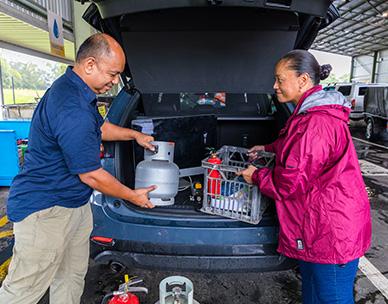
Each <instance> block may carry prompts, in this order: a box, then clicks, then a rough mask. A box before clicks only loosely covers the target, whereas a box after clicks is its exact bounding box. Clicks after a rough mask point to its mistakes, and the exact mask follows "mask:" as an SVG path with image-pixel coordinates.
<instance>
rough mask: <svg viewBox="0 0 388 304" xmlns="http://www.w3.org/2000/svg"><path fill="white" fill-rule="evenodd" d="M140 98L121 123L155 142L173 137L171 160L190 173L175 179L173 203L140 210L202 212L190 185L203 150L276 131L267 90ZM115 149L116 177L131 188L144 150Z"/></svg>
mask: <svg viewBox="0 0 388 304" xmlns="http://www.w3.org/2000/svg"><path fill="white" fill-rule="evenodd" d="M220 96H221V97H220ZM217 97H218V98H217ZM141 101H142V102H141V103H140V106H139V109H140V111H143V112H140V111H139V112H138V113H137V115H135V116H131V118H132V119H128V120H127V122H126V124H127V125H129V126H131V127H132V128H133V129H136V130H138V131H141V132H144V133H147V134H151V135H153V136H154V138H155V140H157V141H170V142H175V157H174V162H175V163H176V164H177V165H178V166H179V168H180V170H181V171H182V170H183V171H185V172H186V174H187V172H193V174H192V175H190V176H186V177H181V178H180V183H179V191H178V194H177V196H176V197H175V204H174V205H172V206H158V207H156V208H155V209H152V210H147V211H146V212H162V213H163V212H167V213H168V214H171V212H172V211H173V213H174V214H176V215H179V214H182V215H187V213H190V214H191V215H199V216H208V215H205V214H203V213H201V212H199V211H198V210H199V208H201V205H202V199H201V198H202V194H201V191H196V190H195V189H194V185H195V184H196V183H200V184H201V185H202V186H203V184H204V175H203V173H202V172H204V169H202V168H201V161H202V160H203V159H206V158H207V157H209V149H210V148H213V149H219V148H220V147H222V146H224V145H228V146H237V147H245V148H250V147H252V146H254V145H259V144H260V145H262V144H268V143H271V142H272V141H273V140H274V139H275V136H276V134H277V130H278V125H277V123H276V119H275V116H277V114H278V113H277V110H276V107H275V105H274V103H273V101H272V96H271V95H267V94H228V93H226V94H225V93H203V94H188V93H181V94H145V95H143V96H142V97H141ZM116 153H117V154H116V155H118V156H119V157H116V162H119V164H118V166H117V167H118V168H120V179H121V181H122V182H123V183H125V184H126V185H128V186H129V187H131V188H133V187H134V180H135V168H136V165H137V164H138V163H139V162H140V161H142V160H143V154H144V149H142V148H141V147H140V146H138V145H137V144H133V143H119V144H117V145H116ZM198 173H200V174H198ZM189 174H190V173H189ZM128 206H129V207H131V204H128Z"/></svg>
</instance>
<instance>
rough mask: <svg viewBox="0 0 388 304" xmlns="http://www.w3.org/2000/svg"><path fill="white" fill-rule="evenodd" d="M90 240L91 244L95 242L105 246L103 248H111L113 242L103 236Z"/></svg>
mask: <svg viewBox="0 0 388 304" xmlns="http://www.w3.org/2000/svg"><path fill="white" fill-rule="evenodd" d="M91 240H92V241H93V242H96V243H98V244H101V245H105V246H113V245H114V241H113V239H112V238H107V237H104V236H93V237H92V238H91Z"/></svg>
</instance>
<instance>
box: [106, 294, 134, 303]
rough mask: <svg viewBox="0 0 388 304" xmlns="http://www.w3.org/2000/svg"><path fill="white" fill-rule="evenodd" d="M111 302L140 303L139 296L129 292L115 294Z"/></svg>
mask: <svg viewBox="0 0 388 304" xmlns="http://www.w3.org/2000/svg"><path fill="white" fill-rule="evenodd" d="M109 304H140V302H139V298H138V297H137V296H135V295H134V294H133V293H130V292H127V293H124V294H122V295H116V296H114V297H113V298H112V299H111V300H110V301H109Z"/></svg>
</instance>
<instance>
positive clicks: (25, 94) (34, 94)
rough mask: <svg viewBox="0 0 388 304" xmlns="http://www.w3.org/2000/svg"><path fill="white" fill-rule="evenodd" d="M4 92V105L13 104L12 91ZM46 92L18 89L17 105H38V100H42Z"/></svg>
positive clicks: (6, 90)
mask: <svg viewBox="0 0 388 304" xmlns="http://www.w3.org/2000/svg"><path fill="white" fill-rule="evenodd" d="M3 92H4V104H13V103H14V102H13V95H12V89H4V90H3ZM44 92H45V91H44V90H28V89H16V90H15V103H36V102H37V100H36V98H41V97H42V96H43V94H44Z"/></svg>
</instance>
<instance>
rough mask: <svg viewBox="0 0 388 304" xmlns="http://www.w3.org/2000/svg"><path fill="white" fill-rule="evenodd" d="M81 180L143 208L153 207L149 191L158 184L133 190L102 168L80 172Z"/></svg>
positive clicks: (96, 188) (98, 189) (107, 193)
mask: <svg viewBox="0 0 388 304" xmlns="http://www.w3.org/2000/svg"><path fill="white" fill-rule="evenodd" d="M79 178H80V180H81V181H82V182H83V183H85V184H86V185H88V186H89V187H91V188H93V189H95V190H97V191H100V192H102V193H105V194H106V195H109V196H113V197H117V198H121V199H124V200H127V201H130V202H132V203H133V204H134V205H136V206H139V207H142V208H153V207H154V205H153V204H152V203H151V202H150V201H149V199H148V193H149V192H151V191H153V190H155V189H156V186H150V187H147V188H140V189H136V190H132V189H130V188H128V187H127V186H125V185H123V184H122V183H120V182H119V181H118V180H117V179H116V178H115V177H113V176H112V175H111V174H110V173H109V172H107V171H105V170H104V169H102V168H100V169H97V170H94V171H90V172H86V173H81V174H79Z"/></svg>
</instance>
